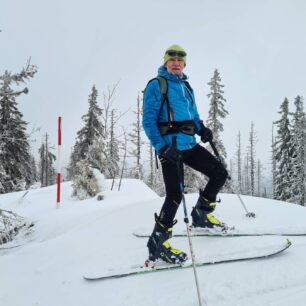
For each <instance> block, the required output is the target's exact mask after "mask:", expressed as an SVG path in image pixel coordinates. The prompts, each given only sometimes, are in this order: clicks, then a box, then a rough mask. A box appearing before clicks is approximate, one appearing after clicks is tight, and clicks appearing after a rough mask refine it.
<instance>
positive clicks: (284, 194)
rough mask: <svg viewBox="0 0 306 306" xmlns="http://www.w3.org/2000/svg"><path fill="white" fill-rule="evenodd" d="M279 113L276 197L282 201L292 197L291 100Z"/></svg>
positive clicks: (276, 142) (284, 104) (276, 149)
mask: <svg viewBox="0 0 306 306" xmlns="http://www.w3.org/2000/svg"><path fill="white" fill-rule="evenodd" d="M279 114H280V115H281V118H280V119H279V120H278V121H276V122H275V124H276V125H277V135H276V141H275V144H274V146H275V160H276V175H275V186H274V187H275V194H274V198H275V199H277V200H282V201H290V200H291V199H292V191H291V184H292V176H293V164H292V156H293V142H292V136H291V131H290V129H291V125H290V120H289V101H288V99H287V98H285V99H284V101H283V103H282V104H281V106H280V111H279Z"/></svg>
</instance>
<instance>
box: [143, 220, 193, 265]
mask: <svg viewBox="0 0 306 306" xmlns="http://www.w3.org/2000/svg"><path fill="white" fill-rule="evenodd" d="M176 222H177V221H176V220H175V221H174V222H173V224H172V225H171V226H166V225H164V224H163V223H162V222H161V221H160V218H159V217H158V216H157V214H155V226H154V229H153V232H152V235H151V237H150V238H149V241H148V243H147V247H148V249H149V260H150V261H152V262H154V261H156V260H158V259H161V260H163V261H165V262H167V263H170V264H181V263H183V262H185V261H186V260H187V254H186V253H184V252H182V251H180V250H178V249H175V248H173V247H171V245H170V243H169V241H168V240H169V239H170V238H171V237H172V227H173V225H175V224H176Z"/></svg>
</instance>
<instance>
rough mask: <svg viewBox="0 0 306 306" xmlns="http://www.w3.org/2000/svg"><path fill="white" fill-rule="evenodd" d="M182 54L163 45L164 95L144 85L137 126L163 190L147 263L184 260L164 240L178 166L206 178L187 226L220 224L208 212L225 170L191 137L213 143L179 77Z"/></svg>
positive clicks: (177, 196) (154, 85) (154, 84)
mask: <svg viewBox="0 0 306 306" xmlns="http://www.w3.org/2000/svg"><path fill="white" fill-rule="evenodd" d="M186 56H187V53H186V52H185V50H184V49H183V48H182V47H180V46H179V45H173V46H171V47H169V48H168V49H167V50H166V52H165V55H164V64H163V66H161V67H160V68H159V70H158V76H159V77H162V78H164V79H166V81H167V95H166V96H164V97H163V99H162V95H161V85H160V83H159V82H160V81H159V80H158V79H153V80H152V81H151V82H149V83H148V85H147V88H146V90H145V94H144V112H143V121H142V123H143V128H144V130H145V132H146V135H147V136H148V138H149V139H150V142H151V144H152V146H153V147H154V148H155V150H156V152H157V154H158V155H159V158H160V160H161V165H162V172H163V178H164V183H165V188H166V198H165V201H164V204H163V206H162V209H161V211H160V214H159V216H158V215H157V214H155V226H154V229H153V232H152V235H151V237H150V238H149V241H148V243H147V246H148V249H149V260H151V261H155V260H157V259H162V260H163V261H166V262H168V263H182V262H184V261H185V260H186V259H187V254H186V253H184V252H182V251H180V250H178V249H175V248H172V247H171V245H170V244H169V241H168V240H169V239H170V238H171V236H172V227H173V225H174V224H175V223H176V220H174V217H175V214H176V212H177V209H178V206H179V204H180V202H181V200H182V193H181V191H180V187H179V177H178V168H177V166H178V165H180V167H181V171H183V163H185V164H186V165H188V166H190V167H191V168H193V169H195V170H197V171H199V172H201V173H203V174H205V175H206V176H207V177H208V178H209V181H208V183H207V185H206V186H205V189H204V190H200V195H199V199H198V201H197V203H196V206H195V207H194V208H193V210H192V212H191V216H192V224H193V226H194V227H201V228H213V227H219V228H221V229H222V227H223V226H224V224H223V223H221V222H220V221H219V220H217V219H216V218H215V217H213V216H212V215H211V213H212V212H213V210H214V209H215V206H216V196H217V193H218V192H219V190H220V189H221V188H222V186H223V185H224V183H225V181H226V178H227V172H226V170H225V169H224V167H223V166H222V165H221V163H219V162H218V161H217V160H216V159H215V158H214V156H213V155H211V154H210V153H209V152H208V151H207V150H206V149H205V148H204V147H202V146H200V145H198V144H197V142H196V139H195V137H194V135H195V134H197V135H199V136H200V137H201V140H202V141H203V142H208V141H212V139H213V135H212V132H211V130H210V129H208V128H207V127H204V125H203V123H202V121H201V120H200V117H199V114H198V111H197V106H196V102H195V98H194V93H193V90H192V89H191V87H190V86H189V84H188V83H187V81H186V80H187V76H186V75H185V74H184V73H183V70H184V68H185V67H186ZM163 101H166V102H165V103H164V102H163ZM173 139H175V144H174V142H173Z"/></svg>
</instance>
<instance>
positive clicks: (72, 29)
mask: <svg viewBox="0 0 306 306" xmlns="http://www.w3.org/2000/svg"><path fill="white" fill-rule="evenodd" d="M1 2H2V3H1V7H0V29H1V30H2V32H0V55H1V56H0V73H3V71H4V70H5V69H7V70H9V71H12V72H19V71H20V70H21V68H22V67H23V66H25V64H26V61H27V59H28V58H29V57H31V61H32V64H35V65H37V66H38V68H39V70H38V73H37V74H36V76H35V77H34V79H32V80H31V81H30V82H29V84H27V86H28V87H29V89H30V92H29V94H28V95H27V96H23V97H21V98H19V99H18V102H19V108H20V110H21V111H22V112H23V114H24V118H25V120H26V121H27V122H29V124H30V125H29V127H30V128H32V127H34V126H36V127H41V130H40V132H39V133H36V134H35V136H34V137H36V138H37V141H38V142H37V143H36V144H35V145H34V147H33V148H34V149H35V151H36V150H37V147H38V145H40V141H41V138H42V134H43V133H46V132H48V133H49V134H50V136H51V142H52V143H53V144H56V142H57V138H56V133H57V126H56V124H57V117H58V116H59V115H61V116H62V117H63V154H64V161H65V162H67V161H68V158H69V154H70V150H71V147H72V146H73V145H74V142H75V136H76V132H77V131H78V130H79V129H80V128H81V127H82V121H81V116H82V115H83V114H85V113H86V112H87V109H88V95H89V93H90V91H91V87H92V85H93V84H96V87H97V89H98V90H99V92H100V97H99V99H100V101H102V98H101V96H102V92H103V91H106V89H107V87H108V86H112V85H113V84H115V83H117V82H118V81H119V80H120V84H119V87H118V90H117V95H116V102H115V103H116V104H115V107H117V108H118V109H120V110H121V111H124V110H126V109H128V108H130V107H134V106H135V105H136V98H137V95H138V93H139V92H140V91H141V90H142V89H144V87H145V85H146V83H147V81H148V80H149V79H151V78H152V77H154V76H155V75H156V72H157V69H158V67H159V66H160V65H161V64H162V57H163V53H164V51H165V49H166V48H167V47H168V46H170V45H172V44H174V43H175V44H180V45H182V46H183V47H184V48H185V49H186V51H187V53H188V56H187V67H186V70H185V72H186V74H187V75H188V76H189V78H190V79H189V80H190V83H191V85H192V87H193V88H194V90H195V94H196V99H197V104H198V108H199V112H200V115H201V117H202V119H203V120H204V121H205V120H206V118H207V115H208V107H209V101H208V98H207V97H206V95H207V93H208V90H209V87H208V85H207V83H208V82H209V80H210V78H211V77H212V75H213V72H214V69H216V68H217V69H218V70H219V72H220V75H221V78H222V83H223V84H224V85H225V87H224V91H225V93H224V97H225V98H226V99H227V103H226V106H225V107H226V109H227V110H228V111H229V116H228V117H227V119H226V120H225V121H224V128H225V131H224V133H223V140H224V144H225V146H226V149H227V152H228V155H229V157H233V155H234V151H235V150H236V143H237V134H238V131H239V130H240V131H241V134H242V145H243V146H244V148H246V146H247V140H248V134H249V131H250V126H251V122H252V121H253V122H254V123H255V130H256V132H257V137H258V143H257V148H256V150H257V156H258V157H259V158H260V159H261V160H262V162H263V163H266V164H267V163H268V162H269V158H270V146H271V130H272V122H273V121H275V120H277V119H278V118H279V115H278V113H277V112H278V111H279V106H280V104H281V103H282V101H283V100H284V98H285V97H288V98H289V100H290V102H291V104H290V107H291V110H292V111H293V110H294V108H293V100H294V98H295V97H296V96H297V95H302V96H304V97H305V96H306V85H305V84H306V83H305V81H306V80H305V75H306V31H305V30H306V1H303V0H287V1H284V0H273V1H272V0H271V1H269V0H257V1H251V0H241V1H239V0H211V1H205V0H189V1H186V0H176V1H174V0H150V1H147V0H129V1H124V0H122V1H118V0H112V1H105V0H86V1H80V0H73V1H72V0H52V1H42V0H27V1H24V0H17V1H15V0H10V1H4V0H2V1H1ZM132 118H133V115H132V113H131V114H130V115H127V116H125V119H124V120H122V122H121V123H122V124H124V125H126V126H127V125H129V124H130V123H132V120H133V119H132ZM244 151H245V149H244ZM35 154H37V153H36V152H35Z"/></svg>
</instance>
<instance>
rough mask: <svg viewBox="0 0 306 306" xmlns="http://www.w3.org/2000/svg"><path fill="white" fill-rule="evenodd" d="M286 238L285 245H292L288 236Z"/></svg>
mask: <svg viewBox="0 0 306 306" xmlns="http://www.w3.org/2000/svg"><path fill="white" fill-rule="evenodd" d="M286 240H287V246H288V247H290V246H291V245H292V242H291V241H290V240H289V239H288V238H286Z"/></svg>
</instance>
